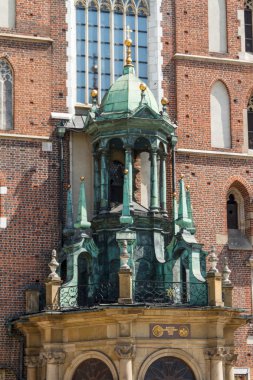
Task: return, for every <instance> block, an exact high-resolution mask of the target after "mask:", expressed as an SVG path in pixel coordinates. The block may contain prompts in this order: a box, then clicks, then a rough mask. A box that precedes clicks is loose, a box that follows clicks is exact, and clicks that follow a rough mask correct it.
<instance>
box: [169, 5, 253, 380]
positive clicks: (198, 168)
mask: <svg viewBox="0 0 253 380" xmlns="http://www.w3.org/2000/svg"><path fill="white" fill-rule="evenodd" d="M238 9H243V1H242V0H239V1H238V0H230V1H227V36H228V53H226V54H218V53H211V54H209V52H208V1H207V0H204V1H203V2H201V4H200V3H199V1H196V0H193V1H187V0H177V1H175V2H174V1H172V0H164V1H163V2H162V11H163V22H162V27H163V40H162V42H163V74H164V81H163V88H164V92H165V95H166V96H167V97H168V98H169V101H170V105H169V112H170V115H171V117H172V119H173V118H175V119H176V120H177V122H178V137H179V141H178V145H177V148H179V149H180V148H181V149H182V148H184V149H193V150H196V149H197V150H209V151H210V150H212V151H215V150H216V151H219V152H221V151H222V150H223V151H225V152H230V153H232V152H236V153H242V152H243V151H244V150H245V147H244V129H243V109H245V108H247V103H248V99H249V96H250V94H251V92H252V88H253V81H252V77H253V76H252V74H253V66H252V65H251V64H248V65H243V64H240V63H238V64H236V63H235V64H231V63H224V62H221V63H218V62H215V61H203V60H196V61H193V60H189V59H186V60H178V59H175V58H174V54H175V53H183V54H190V55H199V56H212V57H218V58H219V57H221V58H232V59H238V53H239V51H240V50H241V41H240V38H238V37H237V34H238V26H239V23H238V21H237V10H238ZM217 80H221V81H223V83H224V84H225V85H226V87H227V90H228V93H229V97H230V116H231V135H232V148H231V149H216V148H212V147H211V126H210V90H211V87H212V85H213V83H214V82H215V81H217ZM252 167H253V157H252V158H250V157H249V158H248V159H246V158H236V157H223V156H211V155H210V154H209V155H208V154H187V153H182V152H181V153H179V152H178V153H177V154H176V172H177V180H179V178H180V174H181V173H184V174H185V183H186V184H189V185H190V191H191V198H192V204H193V213H194V220H195V223H196V227H197V239H198V241H199V242H201V243H203V244H204V249H205V250H208V251H209V250H210V247H211V246H212V245H214V246H215V247H216V250H217V253H218V254H219V257H220V263H219V267H220V269H221V263H222V259H223V258H224V257H225V256H227V257H228V259H229V267H230V269H231V270H232V272H231V277H230V278H231V280H232V283H233V284H234V293H233V304H234V306H235V307H239V308H243V309H245V313H246V314H251V313H252V310H251V308H252V305H251V297H252V295H251V268H250V267H249V266H248V265H247V261H248V259H249V257H250V256H251V254H252V250H251V251H238V250H234V251H232V250H229V249H228V247H227V244H222V245H221V244H220V245H218V244H217V243H216V235H217V234H221V235H226V234H227V217H226V202H227V198H226V197H227V192H228V190H229V188H230V187H231V186H232V185H234V186H236V187H237V188H238V189H239V190H240V191H241V193H242V195H243V197H244V201H245V212H246V213H248V212H252V211H253V210H252V204H251V200H252V197H253V169H252ZM177 185H178V184H177ZM169 186H170V183H169ZM169 190H170V189H169ZM177 191H178V187H177ZM246 234H247V236H248V237H249V236H250V235H253V228H252V220H251V221H250V226H249V227H248V228H247V229H246ZM248 335H253V331H251V330H250V326H249V325H246V326H245V327H243V328H240V329H239V330H237V332H236V334H235V339H236V346H237V353H238V361H237V366H239V367H251V379H253V371H252V368H253V349H252V346H250V345H247V344H246V340H247V336H248Z"/></svg>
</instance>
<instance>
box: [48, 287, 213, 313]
mask: <svg viewBox="0 0 253 380" xmlns="http://www.w3.org/2000/svg"><path fill="white" fill-rule="evenodd" d="M118 298H119V290H118V284H117V283H111V282H102V283H93V284H87V285H76V286H64V285H63V286H62V287H61V288H60V289H59V291H58V293H57V294H56V297H55V300H54V303H53V305H52V306H51V307H49V309H52V310H70V309H81V308H91V307H94V306H98V305H103V304H117V303H118ZM133 303H134V304H140V303H141V304H150V305H152V304H153V305H157V304H163V305H164V306H166V305H167V306H207V304H208V292H207V284H206V283H190V282H187V283H180V282H164V281H133Z"/></svg>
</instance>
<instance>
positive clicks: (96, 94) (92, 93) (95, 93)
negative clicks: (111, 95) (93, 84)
mask: <svg viewBox="0 0 253 380" xmlns="http://www.w3.org/2000/svg"><path fill="white" fill-rule="evenodd" d="M90 94H91V97H92V98H96V97H97V96H98V92H97V90H96V89H95V88H94V89H93V90H92V91H91V93H90Z"/></svg>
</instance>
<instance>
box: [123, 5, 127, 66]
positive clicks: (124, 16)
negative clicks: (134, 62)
mask: <svg viewBox="0 0 253 380" xmlns="http://www.w3.org/2000/svg"><path fill="white" fill-rule="evenodd" d="M126 28H127V25H126V10H125V8H124V13H123V46H125V45H124V41H125V40H126ZM123 57H124V64H125V62H126V49H125V48H124V47H123Z"/></svg>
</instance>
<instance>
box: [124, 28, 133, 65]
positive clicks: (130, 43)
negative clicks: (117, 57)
mask: <svg viewBox="0 0 253 380" xmlns="http://www.w3.org/2000/svg"><path fill="white" fill-rule="evenodd" d="M130 33H132V30H131V29H130V27H129V25H127V28H126V37H127V38H126V40H125V42H124V43H125V46H126V47H127V58H126V64H127V65H128V66H132V61H133V60H132V57H131V46H132V44H133V41H132V40H131V38H130Z"/></svg>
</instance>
